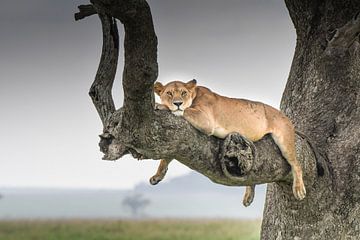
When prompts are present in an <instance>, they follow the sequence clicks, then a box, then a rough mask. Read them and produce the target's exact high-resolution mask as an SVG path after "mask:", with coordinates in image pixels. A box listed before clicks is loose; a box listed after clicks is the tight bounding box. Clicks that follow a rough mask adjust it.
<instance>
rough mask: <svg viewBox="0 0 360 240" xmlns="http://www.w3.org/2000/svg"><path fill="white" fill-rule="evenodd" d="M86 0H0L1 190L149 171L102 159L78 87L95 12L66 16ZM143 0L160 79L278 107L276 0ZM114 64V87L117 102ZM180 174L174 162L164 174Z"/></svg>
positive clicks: (88, 106) (89, 65)
mask: <svg viewBox="0 0 360 240" xmlns="http://www.w3.org/2000/svg"><path fill="white" fill-rule="evenodd" d="M87 3H88V2H87V1H80V0H74V1H73V0H62V1H51V0H31V1H23V0H2V4H1V5H2V7H1V8H0V54H1V55H0V109H1V113H0V133H1V137H0V153H1V154H0V164H1V165H0V187H14V186H15V187H74V188H76V187H88V188H131V187H132V186H134V184H136V183H138V182H140V181H148V178H149V177H150V176H152V175H153V173H154V172H155V171H156V168H157V164H158V162H156V161H140V162H139V161H136V160H134V159H132V158H131V157H124V158H123V159H121V160H118V161H116V162H107V161H102V160H101V157H102V154H101V153H100V151H99V148H98V145H97V144H98V141H99V139H98V134H100V133H101V130H102V126H101V121H100V119H99V117H98V116H97V113H96V111H95V108H94V106H93V105H92V103H91V100H90V98H89V97H88V94H87V93H88V89H89V87H90V85H91V83H92V80H93V78H94V75H95V72H96V69H97V64H98V62H99V58H100V54H101V44H102V43H101V41H102V38H101V37H102V36H101V26H100V24H99V19H98V18H97V16H92V17H90V18H87V19H85V20H82V21H80V22H75V21H74V20H73V13H74V12H76V6H77V5H79V4H87ZM149 4H150V6H151V9H152V13H153V18H154V24H155V29H156V33H157V35H158V39H159V46H158V49H159V58H158V61H159V69H160V75H159V79H158V80H159V81H161V82H163V83H166V82H168V81H171V80H174V79H180V80H184V81H187V80H190V79H193V78H196V79H197V80H198V84H200V85H206V86H208V87H210V88H211V89H212V90H214V91H216V92H218V93H220V94H222V95H227V96H232V97H239V98H248V99H253V100H259V101H263V102H266V103H268V104H270V105H272V106H274V107H278V106H279V102H280V98H281V94H282V91H283V89H284V87H285V83H286V79H287V76H288V72H289V70H290V64H291V60H292V56H293V52H294V48H295V39H296V36H295V31H294V29H293V26H292V23H291V20H290V18H289V16H288V12H287V10H286V8H285V4H284V3H283V1H281V0H246V1H242V0H224V1H218V0H181V1H179V0H178V1H175V0H149ZM119 28H120V29H121V28H122V26H119ZM120 34H121V36H120V39H121V40H123V37H124V36H123V32H120ZM122 51H123V49H121V52H122ZM122 61H123V58H122V56H121V58H120V61H119V62H120V64H119V69H118V77H117V80H116V81H117V82H116V85H115V87H114V90H113V94H114V96H115V98H116V103H117V107H120V106H121V102H122V89H121V82H120V81H121V77H120V76H121V70H122ZM189 171H190V170H189V169H188V168H187V167H185V166H182V165H181V164H180V163H175V162H173V163H172V164H171V165H170V168H169V171H168V176H167V177H168V178H170V177H172V176H177V175H181V174H184V173H187V172H189Z"/></svg>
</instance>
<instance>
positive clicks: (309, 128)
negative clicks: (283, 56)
mask: <svg viewBox="0 0 360 240" xmlns="http://www.w3.org/2000/svg"><path fill="white" fill-rule="evenodd" d="M286 5H287V8H288V10H289V13H290V16H291V18H292V20H293V23H294V25H295V28H296V32H297V44H296V50H295V56H294V59H293V63H292V67H291V71H290V75H289V79H288V82H287V85H286V89H285V91H284V94H283V98H282V102H281V109H282V111H283V112H285V113H286V115H287V116H289V117H290V118H291V119H292V121H293V122H294V123H295V125H296V127H297V128H298V129H299V130H301V131H302V132H304V133H306V134H307V135H308V136H309V137H311V139H313V140H314V142H315V143H316V145H317V146H318V148H320V149H321V151H322V152H323V153H325V155H326V161H327V165H328V166H329V169H330V175H329V176H324V177H319V178H317V179H316V181H315V183H314V185H313V186H312V187H311V188H309V186H308V187H307V192H308V194H307V196H306V198H305V199H304V201H301V202H296V201H293V200H292V199H291V198H290V197H289V195H288V194H287V193H286V192H285V191H284V188H286V186H283V184H281V183H271V184H268V190H267V197H266V204H265V210H264V219H263V224H262V233H261V236H262V239H276V240H280V239H299V240H300V239H303V240H308V239H330V238H331V239H354V240H355V239H360V155H359V154H360V149H359V147H360V144H359V143H360V141H359V139H360V108H359V107H360V95H359V93H360V58H359V56H360V51H359V33H360V17H359V16H358V15H356V13H357V12H358V11H359V10H360V1H298V0H287V1H286Z"/></svg>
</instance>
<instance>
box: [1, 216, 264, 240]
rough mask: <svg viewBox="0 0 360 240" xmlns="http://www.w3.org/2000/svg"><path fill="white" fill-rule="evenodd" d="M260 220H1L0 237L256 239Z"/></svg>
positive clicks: (42, 239)
mask: <svg viewBox="0 0 360 240" xmlns="http://www.w3.org/2000/svg"><path fill="white" fill-rule="evenodd" d="M259 232H260V221H240V220H172V219H171V220H170V219H169V220H167V219H162V220H139V221H127V220H124V221H120V220H119V221H117V220H56V221H55V220H52V221H0V239H1V240H85V239H86V240H113V239H114V240H115V239H116V240H232V239H234V240H235V239H236V240H257V239H259Z"/></svg>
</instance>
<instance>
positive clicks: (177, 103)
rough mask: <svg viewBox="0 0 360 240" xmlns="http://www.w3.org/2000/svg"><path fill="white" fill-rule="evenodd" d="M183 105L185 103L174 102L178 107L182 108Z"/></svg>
mask: <svg viewBox="0 0 360 240" xmlns="http://www.w3.org/2000/svg"><path fill="white" fill-rule="evenodd" d="M181 104H183V102H174V105H175V106H177V107H180V106H181Z"/></svg>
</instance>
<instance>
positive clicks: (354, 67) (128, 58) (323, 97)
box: [75, 0, 360, 240]
mask: <svg viewBox="0 0 360 240" xmlns="http://www.w3.org/2000/svg"><path fill="white" fill-rule="evenodd" d="M285 3H286V6H287V8H288V10H289V13H290V17H291V19H292V21H293V23H294V26H295V29H296V33H297V43H296V49H295V56H294V59H293V63H292V67H291V71H290V75H289V79H288V82H287V85H286V88H285V91H284V94H283V98H282V101H281V110H282V111H283V112H285V113H286V115H287V116H288V117H289V118H291V119H292V121H293V122H294V124H295V126H296V128H297V129H299V130H300V131H302V132H304V133H306V135H308V136H309V137H310V138H311V139H312V142H313V145H316V146H317V148H318V151H319V152H320V154H315V151H314V149H313V148H312V146H311V144H309V141H307V140H306V139H305V138H303V137H301V136H297V139H296V147H297V155H298V156H297V157H298V159H299V161H300V162H301V164H302V168H303V171H304V181H305V185H306V187H307V196H306V198H305V199H304V200H303V201H296V200H295V199H294V197H293V195H292V191H291V182H292V179H291V174H290V171H289V170H290V167H289V165H288V164H287V163H286V161H285V160H284V159H283V158H282V156H281V154H280V152H279V150H278V149H277V147H276V145H275V144H274V142H273V141H272V140H271V138H270V137H269V136H266V137H265V138H264V139H262V140H260V141H258V142H256V143H251V142H249V141H247V140H246V139H243V138H242V137H241V136H240V135H238V134H231V135H229V136H228V137H227V138H226V139H225V140H221V139H217V138H215V137H208V136H205V135H204V134H201V133H200V132H198V131H197V130H195V129H194V128H193V127H192V126H191V125H190V124H189V123H187V122H186V121H185V120H183V119H181V118H177V117H174V116H172V115H171V114H170V113H167V112H164V111H154V95H153V90H152V87H153V83H154V82H155V80H156V78H157V73H158V65H157V38H156V35H155V32H154V28H153V23H152V17H151V12H150V8H149V6H148V4H147V3H146V1H145V0H91V4H90V5H82V6H79V9H80V11H79V13H77V14H76V15H75V18H76V19H81V18H84V17H87V16H90V15H92V14H96V13H97V14H98V15H99V17H100V19H101V22H102V28H103V37H104V44H103V52H102V56H101V61H100V65H99V69H98V72H97V75H96V78H95V81H94V83H93V85H92V86H91V89H90V96H91V98H92V100H93V103H94V105H95V107H96V108H97V110H98V113H99V115H100V118H101V120H102V122H103V126H104V129H103V134H102V135H101V140H100V144H99V145H100V148H101V151H102V152H104V154H105V155H104V159H108V160H115V159H118V158H120V157H122V156H123V155H125V154H129V153H130V154H132V155H133V156H134V157H136V158H140V159H160V158H164V159H177V160H178V161H180V162H181V163H183V164H185V165H187V166H188V167H190V168H192V169H194V170H195V171H198V172H200V173H201V174H203V175H205V176H207V177H208V178H209V179H211V180H212V181H213V182H215V183H220V184H224V185H232V186H246V185H250V184H260V183H269V184H268V190H267V197H266V204H265V211H264V218H263V223H262V231H261V237H262V239H264V240H265V239H266V240H267V239H276V240H280V239H297V240H300V239H303V240H305V239H329V238H330V237H331V238H334V239H359V238H360V227H359V226H360V154H359V153H360V149H359V146H360V144H359V143H360V140H359V139H360V128H359V122H360V106H359V105H360V91H359V90H360V79H359V78H360V50H359V49H360V47H359V46H360V40H359V32H360V16H359V14H357V13H358V12H359V10H360V1H359V0H342V1H339V0H338V1H336V0H323V1H321V0H311V1H310V0H302V1H298V0H285ZM114 18H115V19H118V20H120V21H121V23H122V24H123V25H124V28H125V41H124V46H125V67H124V71H123V88H124V105H123V107H122V108H120V109H117V110H116V109H115V107H114V104H113V100H112V96H111V88H112V83H113V80H114V76H115V72H116V64H117V56H118V35H117V27H116V21H115V20H113V19H114ZM175 132H176V134H175ZM219 207H221V206H219Z"/></svg>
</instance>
